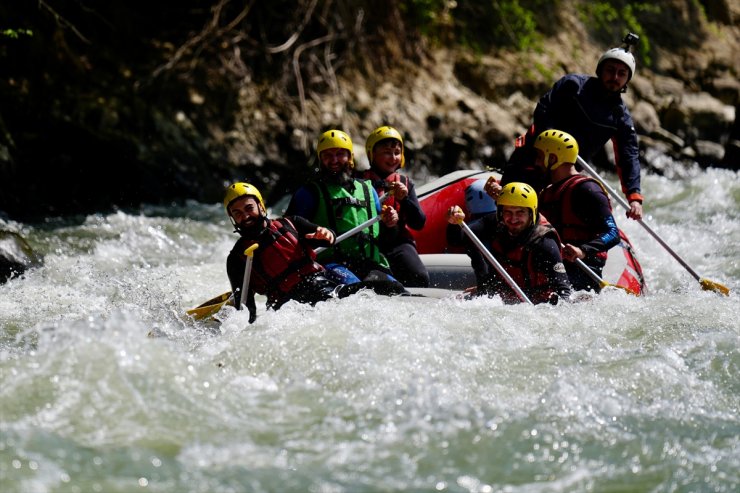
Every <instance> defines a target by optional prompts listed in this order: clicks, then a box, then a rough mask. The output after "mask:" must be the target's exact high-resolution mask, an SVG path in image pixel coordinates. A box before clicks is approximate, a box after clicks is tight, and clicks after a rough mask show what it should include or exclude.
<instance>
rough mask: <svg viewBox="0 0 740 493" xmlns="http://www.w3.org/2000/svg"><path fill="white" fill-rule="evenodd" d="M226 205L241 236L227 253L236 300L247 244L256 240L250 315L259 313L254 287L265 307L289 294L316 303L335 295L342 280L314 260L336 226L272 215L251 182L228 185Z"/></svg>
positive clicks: (275, 306) (279, 302)
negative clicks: (272, 216) (267, 211)
mask: <svg viewBox="0 0 740 493" xmlns="http://www.w3.org/2000/svg"><path fill="white" fill-rule="evenodd" d="M224 207H225V208H226V214H227V215H228V216H229V220H230V221H231V224H232V225H233V226H234V231H235V232H237V233H239V235H240V238H239V239H238V240H237V241H236V243H235V244H234V247H233V249H232V250H231V252H230V253H229V256H228V257H227V259H226V271H227V274H228V276H229V282H230V283H231V289H232V291H233V292H234V295H235V300H234V303H235V305H236V306H239V304H240V303H241V299H242V298H241V296H242V294H243V293H242V292H241V287H242V280H243V279H244V274H245V269H244V267H245V265H246V262H247V259H246V255H245V250H246V249H247V248H248V247H250V246H251V245H253V244H255V243H256V244H258V245H259V246H258V248H257V250H255V252H254V254H253V255H254V258H253V262H252V273H251V276H250V278H249V287H248V296H247V302H246V303H245V304H246V306H247V308H248V309H249V315H250V317H249V321H250V323H252V322H253V321H254V320H255V319H256V316H257V315H256V304H255V301H254V293H255V292H256V293H259V294H262V295H265V296H267V307H268V308H272V309H275V310H276V309H278V308H280V306H282V305H283V304H284V303H286V302H287V301H288V300H296V301H299V302H301V303H309V304H315V303H317V302H319V301H324V300H327V299H329V298H331V297H332V295H333V294H334V293H335V291H336V289H337V287H338V283H337V282H335V281H334V280H330V279H328V278H327V276H326V272H325V269H324V267H323V266H322V265H321V264H319V263H318V262H316V254H315V252H314V251H313V249H314V248H316V247H320V246H329V245H331V244H333V243H334V232H333V231H331V230H330V229H328V228H325V227H322V226H318V225H316V224H313V223H311V222H310V221H308V220H306V219H304V218H302V217H300V216H292V217H283V218H278V219H268V218H267V213H266V209H265V203H264V201H263V200H262V194H261V193H260V191H259V190H258V189H257V188H256V187H254V186H253V185H250V184H249V183H243V182H239V183H234V184H232V185H230V186H229V187H228V188H227V189H226V194H225V196H224Z"/></svg>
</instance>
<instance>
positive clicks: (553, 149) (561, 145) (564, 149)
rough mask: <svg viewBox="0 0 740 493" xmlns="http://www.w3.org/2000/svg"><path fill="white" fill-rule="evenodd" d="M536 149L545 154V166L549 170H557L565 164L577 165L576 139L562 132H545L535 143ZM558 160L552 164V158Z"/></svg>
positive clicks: (552, 130)
mask: <svg viewBox="0 0 740 493" xmlns="http://www.w3.org/2000/svg"><path fill="white" fill-rule="evenodd" d="M534 147H535V148H536V149H539V150H540V151H542V152H544V153H545V160H544V162H543V166H544V167H545V169H547V170H550V171H552V170H556V169H558V168H559V167H560V166H562V165H563V164H564V163H575V162H576V160H577V158H578V142H576V139H575V138H574V137H573V136H572V135H570V134H568V133H565V132H562V131H560V130H554V129H551V130H545V131H544V132H542V133H541V134H540V135H538V136H537V139H536V140H535V141H534ZM551 155H554V156H555V157H557V160H556V161H555V162H554V163H553V164H550V156H551Z"/></svg>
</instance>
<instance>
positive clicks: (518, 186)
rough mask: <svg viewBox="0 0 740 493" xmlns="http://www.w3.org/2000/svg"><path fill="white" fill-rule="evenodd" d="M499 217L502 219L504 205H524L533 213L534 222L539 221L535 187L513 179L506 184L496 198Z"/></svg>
mask: <svg viewBox="0 0 740 493" xmlns="http://www.w3.org/2000/svg"><path fill="white" fill-rule="evenodd" d="M496 205H497V206H498V218H499V220H501V219H502V212H503V211H502V206H505V205H510V206H513V207H524V208H526V209H529V212H531V213H532V222H533V223H535V222H537V194H536V193H535V191H534V188H532V187H530V186H529V185H527V184H526V183H521V182H518V181H512V182H511V183H507V184H506V185H504V188H502V189H501V193H500V194H499V196H498V198H497V199H496Z"/></svg>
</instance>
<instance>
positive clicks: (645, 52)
mask: <svg viewBox="0 0 740 493" xmlns="http://www.w3.org/2000/svg"><path fill="white" fill-rule="evenodd" d="M658 12H660V7H659V6H658V5H657V4H656V3H655V2H635V1H626V0H607V1H590V0H587V1H585V2H582V3H580V4H579V8H578V14H579V16H580V18H581V21H582V22H583V23H584V24H586V25H588V26H589V27H590V29H591V30H592V31H595V32H597V33H601V34H602V37H605V38H606V39H612V40H614V41H612V42H611V45H612V46H616V44H617V43H616V40H621V39H622V37H623V36H624V35H625V34H627V31H629V32H633V33H635V34H637V35H638V36H639V37H640V41H639V42H638V44H637V46H636V50H637V53H638V54H639V55H640V58H642V60H643V62H644V63H645V64H646V65H650V63H651V57H650V39H649V37H648V35H647V30H646V29H645V27H644V25H643V19H645V18H646V17H647V16H651V15H655V14H657V13H658Z"/></svg>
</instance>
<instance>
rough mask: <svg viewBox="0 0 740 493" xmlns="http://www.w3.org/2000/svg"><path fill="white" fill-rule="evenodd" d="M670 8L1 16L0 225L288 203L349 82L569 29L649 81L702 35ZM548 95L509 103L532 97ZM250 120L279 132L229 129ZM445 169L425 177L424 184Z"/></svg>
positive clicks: (87, 1)
mask: <svg viewBox="0 0 740 493" xmlns="http://www.w3.org/2000/svg"><path fill="white" fill-rule="evenodd" d="M680 3H681V4H686V5H688V6H689V10H690V12H689V15H688V16H686V15H683V16H678V15H677V16H676V18H675V19H674V22H672V23H666V21H665V15H658V13H657V11H658V7H657V6H655V5H653V3H651V2H628V1H619V0H611V1H600V2H590V1H574V2H565V1H559V0H551V1H542V0H508V1H504V0H500V1H496V0H492V1H470V2H463V1H460V2H454V1H450V0H447V1H444V0H409V1H403V2H396V1H390V0H379V1H362V0H354V1H331V0H297V1H286V0H272V1H269V2H258V1H255V0H241V1H240V0H217V1H216V0H212V1H196V0H180V1H154V2H152V1H148V2H144V1H142V0H127V1H106V2H99V1H93V0H39V1H27V2H8V1H4V2H2V3H0V31H4V34H2V35H0V214H5V215H7V216H9V217H11V218H18V219H22V220H36V219H40V218H42V217H43V216H44V215H49V214H52V215H63V214H76V213H88V212H91V211H104V210H110V209H111V208H112V207H132V206H136V205H137V204H140V203H145V202H146V203H165V204H166V203H170V202H177V201H182V200H186V199H195V200H200V201H209V202H214V201H218V200H220V196H221V193H222V190H223V186H224V183H226V182H228V181H230V180H232V179H236V178H238V179H245V178H247V179H250V180H253V181H255V182H256V183H259V184H261V185H262V186H263V187H264V188H265V189H266V190H267V191H268V192H269V191H271V190H272V189H273V188H277V189H279V191H285V190H287V189H289V188H290V187H291V186H293V185H295V184H296V182H297V181H298V180H300V179H302V177H301V175H300V173H298V174H297V173H295V169H296V168H297V167H298V168H300V169H307V167H306V166H305V163H307V162H309V161H310V160H311V159H312V150H311V148H312V144H313V139H314V138H315V136H316V135H317V133H318V132H319V131H321V130H323V128H322V127H323V126H324V125H327V124H329V123H331V124H334V125H341V124H342V123H343V122H341V121H331V122H322V121H316V119H315V118H312V116H314V115H312V114H311V112H310V111H309V109H308V108H309V106H311V105H313V106H314V107H316V106H318V107H320V106H321V104H322V99H323V98H324V96H325V95H327V94H337V93H338V92H339V80H340V79H342V78H345V77H347V76H348V74H352V75H353V76H354V77H358V78H359V79H361V80H362V81H363V83H365V84H368V85H370V86H372V85H374V84H375V85H377V84H380V83H382V82H383V81H384V80H387V79H388V77H389V73H390V72H393V73H395V74H396V77H398V78H397V79H396V80H400V81H403V80H405V79H404V77H406V78H408V77H413V73H414V71H415V70H424V68H425V67H427V66H429V64H432V63H434V62H433V57H432V56H431V53H433V52H434V50H437V49H442V48H443V49H448V50H449V49H453V50H460V51H464V52H466V53H469V54H471V55H472V56H473V57H476V56H479V55H482V54H489V55H490V54H493V55H497V54H502V53H522V52H532V53H536V52H539V51H542V50H543V48H544V47H545V46H547V43H548V42H550V41H549V40H550V39H551V38H552V37H554V36H556V35H557V34H558V33H559V32H560V31H561V30H563V29H568V26H569V22H572V18H573V17H576V18H580V19H581V22H584V20H587V21H586V22H585V24H586V25H587V26H588V31H589V32H588V33H587V35H588V37H589V39H590V40H591V42H593V43H594V44H600V45H603V46H609V45H613V44H614V42H615V40H618V39H621V37H622V36H623V35H624V33H625V32H626V30H627V29H626V28H628V29H629V30H631V31H633V32H636V33H638V34H640V35H641V36H642V41H641V43H640V45H639V50H640V53H639V56H640V58H641V59H642V61H643V63H646V64H652V65H654V66H657V65H659V63H657V62H658V59H659V57H660V55H659V52H658V51H656V46H658V45H663V46H671V45H672V44H673V45H676V46H682V47H691V46H692V45H694V46H699V45H700V43H701V42H702V40H703V39H704V38H706V36H708V35H709V34H711V33H708V32H707V28H706V26H707V23H706V19H707V16H709V17H710V20H711V17H712V15H713V14H712V9H711V8H707V7H708V6H711V4H713V3H714V2H699V1H696V0H694V1H689V2H688V3H687V2H680ZM555 69H556V67H545V66H542V67H539V70H540V71H542V72H547V75H548V76H551V77H552V78H554V75H555V73H556V71H555ZM656 70H660V69H659V68H658V69H656ZM548 71H549V72H548ZM398 74H400V75H398ZM668 75H679V76H682V77H685V78H690V77H693V76H694V75H695V74H691V73H684V74H668ZM551 82H552V80H547V78H545V82H544V84H543V83H542V82H539V83H537V84H532V85H531V86H529V87H524V88H523V90H524V91H525V92H526V93H527V95H528V96H530V97H535V96H536V94H537V93H538V92H540V91H541V90H543V88H545V89H546V87H547V86H548V85H549V83H551ZM345 104H346V106H347V108H346V111H349V112H352V111H353V102H352V101H347V102H346V103H345ZM358 118H359V119H362V118H363V114H361V113H360V114H359V116H358ZM262 120H269V121H272V122H279V123H273V124H272V126H270V125H269V124H266V125H264V126H261V127H259V126H257V127H256V128H257V129H258V130H256V131H255V132H256V133H254V134H248V133H247V134H245V133H244V132H243V131H242V130H243V128H245V127H246V126H249V125H251V124H254V123H255V122H259V121H262ZM380 123H381V122H377V124H380ZM356 144H358V142H356ZM359 144H360V145H361V144H362V142H359ZM444 159H445V158H444V155H442V157H439V156H437V157H432V158H427V159H425V160H423V161H424V162H425V163H426V165H427V166H430V167H431V168H432V169H431V170H430V171H431V172H435V171H438V170H443V169H446V168H445V166H449V165H450V164H449V163H444V162H440V161H441V160H444ZM278 183H280V186H277V184H278Z"/></svg>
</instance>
